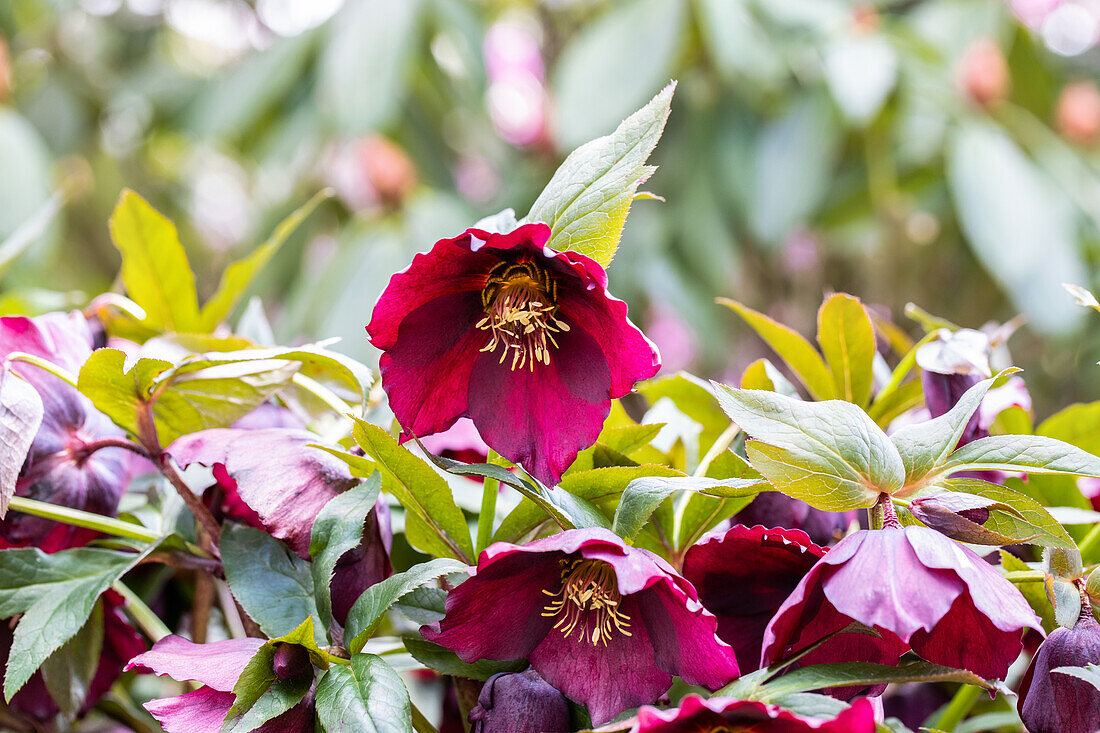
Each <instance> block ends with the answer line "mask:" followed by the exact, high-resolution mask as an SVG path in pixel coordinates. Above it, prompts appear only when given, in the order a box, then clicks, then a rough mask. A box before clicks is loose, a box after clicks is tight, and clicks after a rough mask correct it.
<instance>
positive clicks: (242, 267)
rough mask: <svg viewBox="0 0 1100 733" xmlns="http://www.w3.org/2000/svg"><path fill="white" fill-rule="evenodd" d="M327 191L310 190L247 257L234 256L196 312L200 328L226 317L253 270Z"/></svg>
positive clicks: (209, 328) (205, 329)
mask: <svg viewBox="0 0 1100 733" xmlns="http://www.w3.org/2000/svg"><path fill="white" fill-rule="evenodd" d="M331 195H332V194H331V193H330V192H329V191H327V190H324V191H320V192H318V193H316V194H314V196H313V198H311V199H310V200H309V201H307V202H306V203H304V204H303V205H302V206H301V207H299V208H298V209H296V210H295V211H294V212H293V213H291V215H290V216H288V217H287V218H285V219H283V220H282V221H281V222H279V225H278V226H276V227H275V231H274V232H273V233H272V235H271V237H270V238H269V239H268V240H267V241H266V242H264V243H263V244H261V245H260V246H259V247H257V248H256V249H255V250H254V251H253V252H252V253H251V254H249V255H248V256H247V257H245V258H243V259H240V260H237V261H236V262H234V263H232V264H230V265H229V267H227V268H225V272H223V273H222V280H221V284H220V285H218V289H217V291H215V293H214V294H213V295H212V296H210V300H208V301H206V303H205V304H204V305H203V306H202V310H201V311H200V313H199V321H200V323H201V328H202V331H203V332H205V333H210V332H212V331H213V330H214V328H215V327H217V326H218V324H220V323H221V322H222V321H224V320H225V319H226V318H228V317H229V315H230V314H231V313H232V312H233V309H234V308H235V307H236V306H237V303H238V302H240V299H241V297H242V296H243V295H244V293H245V291H246V290H248V286H249V285H250V284H251V283H252V279H253V278H254V277H256V275H257V273H259V272H260V270H262V269H263V268H264V266H265V265H266V264H267V263H268V262H269V261H270V260H271V258H272V257H274V256H275V253H276V252H278V251H279V248H280V247H282V246H283V243H284V242H286V240H287V239H288V238H289V237H290V235H291V234H293V233H294V230H295V229H297V228H298V226H299V225H300V224H301V223H302V222H303V221H305V219H306V218H307V217H308V216H309V215H310V214H312V213H313V211H314V210H315V209H316V208H317V207H318V206H319V205H320V204H321V202H322V201H324V200H325V199H327V198H328V197H329V196H331Z"/></svg>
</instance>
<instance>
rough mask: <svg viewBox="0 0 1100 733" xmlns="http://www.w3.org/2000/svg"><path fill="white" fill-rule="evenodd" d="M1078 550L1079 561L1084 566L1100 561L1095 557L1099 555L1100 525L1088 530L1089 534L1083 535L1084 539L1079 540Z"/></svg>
mask: <svg viewBox="0 0 1100 733" xmlns="http://www.w3.org/2000/svg"><path fill="white" fill-rule="evenodd" d="M1078 548H1079V549H1080V550H1081V559H1082V560H1083V561H1084V563H1085V564H1086V565H1091V564H1093V563H1094V562H1096V561H1097V559H1100V558H1097V557H1095V555H1097V554H1098V553H1100V524H1097V525H1096V526H1095V527H1093V528H1092V529H1091V530H1089V533H1088V534H1087V535H1085V539H1083V540H1081V544H1080V545H1078Z"/></svg>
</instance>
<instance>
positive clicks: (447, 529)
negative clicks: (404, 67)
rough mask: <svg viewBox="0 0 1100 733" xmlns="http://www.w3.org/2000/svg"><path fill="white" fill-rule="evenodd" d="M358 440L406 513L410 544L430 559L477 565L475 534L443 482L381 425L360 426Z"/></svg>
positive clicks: (429, 467)
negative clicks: (471, 534) (471, 538)
mask: <svg viewBox="0 0 1100 733" xmlns="http://www.w3.org/2000/svg"><path fill="white" fill-rule="evenodd" d="M353 435H354V437H355V442H356V443H358V444H359V447H360V448H362V449H363V450H364V451H366V453H367V455H368V456H369V457H371V458H373V459H374V460H375V461H376V465H377V466H378V468H379V470H381V471H382V488H383V490H385V491H387V492H389V493H391V494H393V495H394V496H396V497H397V500H398V501H400V502H401V505H402V506H404V507H405V512H406V513H405V532H406V535H407V537H408V540H409V543H410V544H411V545H413V547H416V548H417V549H419V550H421V551H423V552H427V553H429V554H431V555H436V556H439V557H453V558H455V559H457V560H462V561H463V562H465V563H470V562H472V561H473V556H474V546H473V542H472V541H471V540H470V528H469V526H468V525H467V524H466V518H465V517H464V516H463V515H462V510H461V509H459V508H458V507H457V506H456V505H455V503H454V497H453V496H452V495H451V489H450V487H448V486H447V482H446V481H444V480H443V477H442V476H440V475H439V474H438V473H436V472H435V471H434V470H432V467H431V466H429V465H428V464H427V463H425V462H424V461H423V460H421V459H420V458H417V457H416V456H414V455H413V454H412V453H410V452H409V451H407V450H405V449H404V448H402V447H401V446H400V445H398V443H397V441H396V440H394V439H393V438H391V437H390V436H389V435H388V434H386V431H384V430H382V429H381V428H379V427H378V426H376V425H371V424H370V423H368V422H364V421H362V420H356V422H355V428H354V431H353Z"/></svg>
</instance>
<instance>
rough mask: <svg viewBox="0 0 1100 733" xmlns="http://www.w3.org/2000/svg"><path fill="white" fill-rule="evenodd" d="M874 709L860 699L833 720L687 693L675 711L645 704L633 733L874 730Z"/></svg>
mask: <svg viewBox="0 0 1100 733" xmlns="http://www.w3.org/2000/svg"><path fill="white" fill-rule="evenodd" d="M874 730H875V712H874V709H873V708H872V707H871V702H870V701H869V700H868V699H867V698H860V699H858V700H856V701H855V702H853V703H852V704H851V705H850V706H849V707H848V708H846V709H845V710H842V711H841V712H839V713H837V715H836V717H834V718H832V719H821V718H814V717H809V716H806V715H798V714H796V713H792V712H790V711H789V710H784V709H783V708H781V707H779V706H778V705H768V704H766V703H762V702H754V701H750V700H734V699H731V698H724V697H713V698H711V699H709V700H707V699H704V698H702V697H699V696H698V695H688V696H687V697H685V698H684V699H683V700H682V701H681V702H680V707H678V708H675V709H673V710H657V709H656V708H651V707H648V706H647V707H643V708H642V709H641V710H639V711H638V722H637V723H636V724H635V726H634V727H633V728H631V730H630V733H732V732H733V731H746V733H748V732H749V731H751V733H873V731H874Z"/></svg>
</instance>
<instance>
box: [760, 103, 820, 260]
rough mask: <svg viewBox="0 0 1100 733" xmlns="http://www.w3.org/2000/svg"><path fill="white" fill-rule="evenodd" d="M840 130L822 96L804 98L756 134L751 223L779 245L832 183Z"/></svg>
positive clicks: (761, 236) (766, 240) (770, 240)
mask: <svg viewBox="0 0 1100 733" xmlns="http://www.w3.org/2000/svg"><path fill="white" fill-rule="evenodd" d="M839 142H840V136H839V130H838V125H837V123H836V120H835V118H834V116H833V114H832V112H831V111H830V109H829V105H828V103H827V101H826V100H822V99H817V98H813V97H810V98H805V99H803V100H801V101H799V102H797V103H795V104H794V105H793V106H792V107H791V108H790V109H789V110H788V111H787V112H786V113H785V114H784V115H783V116H782V117H779V118H778V119H776V120H773V121H771V122H769V123H768V124H767V125H765V126H764V128H763V129H762V130H761V131H760V133H759V135H758V136H757V140H756V145H755V148H754V154H753V163H752V170H753V179H752V187H751V189H750V194H749V206H748V211H747V214H748V219H749V225H750V227H751V228H752V230H753V233H755V234H756V236H757V237H759V238H760V239H761V240H763V242H764V243H765V244H770V245H778V244H780V243H781V242H782V241H783V239H784V238H785V237H786V236H787V235H788V234H790V233H791V231H792V230H793V229H794V228H795V227H797V226H798V225H799V224H800V223H802V222H803V221H805V220H806V219H808V218H809V217H810V216H811V215H812V214H813V213H814V211H815V210H816V209H817V207H818V206H819V205H820V204H821V201H822V199H824V197H825V194H826V193H827V192H828V190H829V187H830V186H831V185H832V183H833V165H834V162H835V158H836V154H837V151H838V150H839Z"/></svg>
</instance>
